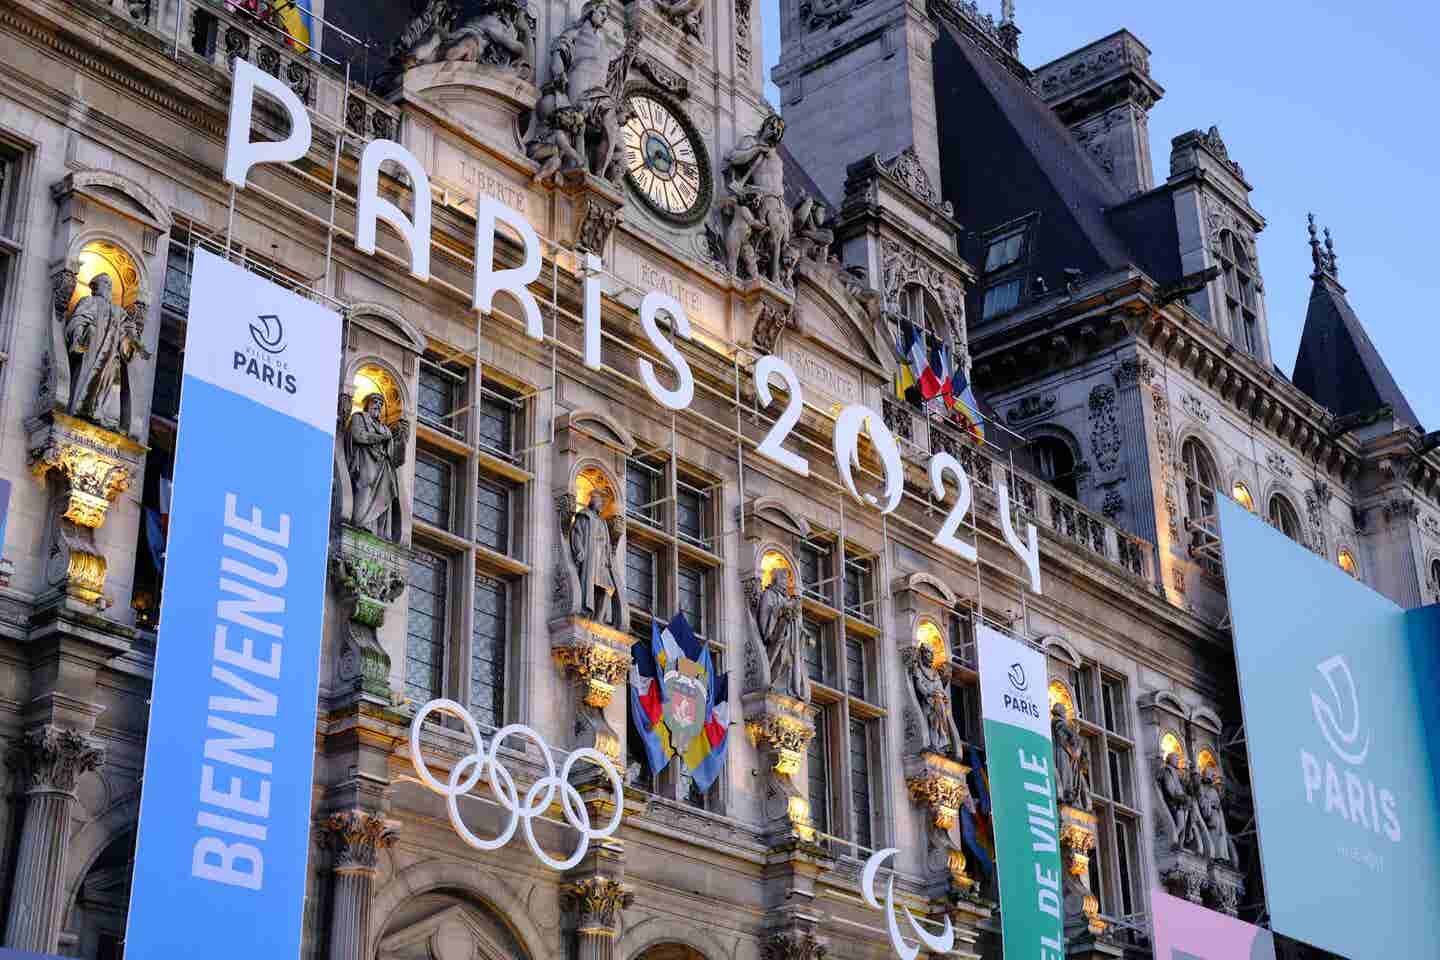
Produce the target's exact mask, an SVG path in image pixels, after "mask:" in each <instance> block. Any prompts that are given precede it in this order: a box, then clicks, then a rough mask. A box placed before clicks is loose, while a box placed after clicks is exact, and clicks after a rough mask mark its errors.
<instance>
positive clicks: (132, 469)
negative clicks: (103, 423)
mask: <svg viewBox="0 0 1440 960" xmlns="http://www.w3.org/2000/svg"><path fill="white" fill-rule="evenodd" d="M27 427H28V429H29V434H30V436H29V444H30V451H29V461H30V471H31V473H33V474H34V475H35V478H36V479H37V480H40V481H41V482H44V481H45V479H46V477H48V476H50V475H51V474H52V473H53V474H55V475H56V476H58V477H60V478H62V479H63V481H64V484H65V495H66V497H67V498H68V500H67V503H66V507H65V519H66V520H69V521H70V522H71V523H74V524H77V525H79V526H82V527H88V528H90V529H92V530H93V529H96V528H98V527H100V526H101V525H102V524H104V522H105V513H106V511H107V510H108V509H109V507H110V504H111V503H114V502H115V499H116V498H117V497H119V496H120V494H122V493H124V492H125V491H126V490H128V489H130V483H131V481H132V479H133V478H134V476H135V474H136V472H137V470H138V468H139V465H140V457H141V455H143V454H144V453H145V447H143V446H141V445H140V444H138V443H136V442H135V441H133V440H131V439H130V438H129V437H127V436H124V435H123V434H118V433H113V432H111V431H109V430H106V429H104V428H103V427H97V426H95V425H94V424H92V423H87V422H86V421H84V420H79V419H76V418H74V417H71V416H68V415H66V414H63V413H59V412H55V413H47V414H45V415H44V416H41V417H38V418H36V420H34V421H31V422H30V423H29V424H27Z"/></svg>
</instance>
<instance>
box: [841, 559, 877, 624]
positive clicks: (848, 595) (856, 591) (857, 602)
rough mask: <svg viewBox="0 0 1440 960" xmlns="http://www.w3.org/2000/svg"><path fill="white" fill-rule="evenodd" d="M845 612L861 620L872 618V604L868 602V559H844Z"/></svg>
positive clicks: (873, 612) (873, 614)
mask: <svg viewBox="0 0 1440 960" xmlns="http://www.w3.org/2000/svg"><path fill="white" fill-rule="evenodd" d="M845 612H846V613H848V614H850V615H851V616H854V617H859V618H860V619H861V620H869V621H873V620H874V617H875V610H874V605H873V604H872V603H871V602H870V561H868V560H847V561H845Z"/></svg>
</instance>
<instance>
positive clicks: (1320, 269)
mask: <svg viewBox="0 0 1440 960" xmlns="http://www.w3.org/2000/svg"><path fill="white" fill-rule="evenodd" d="M1305 218H1306V219H1307V220H1308V221H1309V230H1310V260H1311V262H1312V263H1314V264H1315V272H1316V273H1317V274H1320V273H1324V272H1325V255H1324V254H1323V253H1321V252H1320V238H1319V237H1318V236H1316V235H1315V214H1313V213H1308V214H1306V215H1305Z"/></svg>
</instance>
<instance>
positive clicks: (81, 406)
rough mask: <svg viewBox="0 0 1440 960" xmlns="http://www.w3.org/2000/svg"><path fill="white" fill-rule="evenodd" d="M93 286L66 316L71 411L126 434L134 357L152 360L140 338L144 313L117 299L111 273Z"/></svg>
mask: <svg viewBox="0 0 1440 960" xmlns="http://www.w3.org/2000/svg"><path fill="white" fill-rule="evenodd" d="M90 290H91V293H90V295H89V296H87V297H84V298H82V299H81V300H80V301H79V302H78V303H76V304H75V309H74V310H72V311H71V312H70V316H69V317H68V318H66V320H65V350H66V352H67V353H68V354H69V361H70V402H69V406H68V409H69V412H70V413H71V414H72V415H74V416H77V417H80V418H82V419H85V420H89V421H90V422H91V423H95V424H98V425H100V426H102V427H104V428H106V429H107V430H119V431H122V432H124V431H126V430H127V429H128V423H129V420H130V409H131V403H132V399H133V398H132V395H131V379H132V377H131V369H130V365H131V363H133V362H134V360H135V358H136V357H141V358H143V359H146V360H148V359H150V353H149V351H147V350H146V349H145V347H144V345H143V344H142V343H141V342H140V338H141V334H142V328H143V326H144V317H143V315H132V314H130V313H129V312H127V311H126V310H125V309H124V308H123V307H120V306H119V305H117V304H116V303H115V301H114V300H113V299H112V297H113V294H114V282H113V281H112V280H111V278H110V276H109V275H108V274H104V273H101V274H99V275H97V276H96V277H95V279H93V280H91V281H90ZM137 314H138V311H137Z"/></svg>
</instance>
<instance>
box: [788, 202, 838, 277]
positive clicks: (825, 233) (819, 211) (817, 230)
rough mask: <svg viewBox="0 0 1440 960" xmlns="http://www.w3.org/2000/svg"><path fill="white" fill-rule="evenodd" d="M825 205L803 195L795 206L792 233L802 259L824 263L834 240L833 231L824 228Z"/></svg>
mask: <svg viewBox="0 0 1440 960" xmlns="http://www.w3.org/2000/svg"><path fill="white" fill-rule="evenodd" d="M826 213H827V211H826V209H825V204H824V203H823V202H821V201H820V200H817V199H815V198H814V197H812V196H810V195H809V194H805V195H804V196H802V197H801V198H800V201H799V202H798V203H796V204H795V208H794V220H793V225H792V232H793V233H794V236H795V244H796V246H797V247H798V248H799V253H800V256H801V257H802V258H806V259H809V260H812V261H814V262H815V263H824V262H825V258H826V256H827V255H828V254H829V252H830V244H831V243H832V242H833V241H834V240H835V231H834V230H828V229H826V227H825V217H826Z"/></svg>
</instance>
